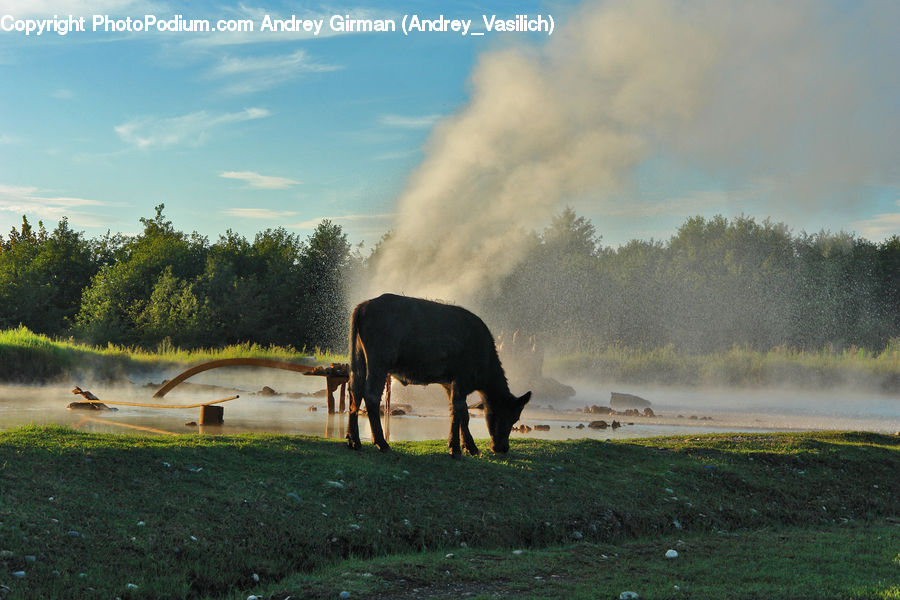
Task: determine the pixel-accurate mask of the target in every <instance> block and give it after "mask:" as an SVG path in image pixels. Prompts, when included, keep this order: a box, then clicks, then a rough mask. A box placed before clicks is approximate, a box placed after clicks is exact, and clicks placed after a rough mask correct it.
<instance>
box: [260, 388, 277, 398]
mask: <svg viewBox="0 0 900 600" xmlns="http://www.w3.org/2000/svg"><path fill="white" fill-rule="evenodd" d="M276 394H277V392H276V391H275V390H273V389H272V388H270V387H269V386H267V385H264V386H263V387H262V389H261V390H259V395H260V396H275V395H276Z"/></svg>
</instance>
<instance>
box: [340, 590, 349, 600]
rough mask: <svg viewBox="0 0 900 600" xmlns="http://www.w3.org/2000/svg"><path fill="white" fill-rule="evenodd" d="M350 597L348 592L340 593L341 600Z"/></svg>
mask: <svg viewBox="0 0 900 600" xmlns="http://www.w3.org/2000/svg"><path fill="white" fill-rule="evenodd" d="M349 597H350V592H346V591H345V592H341V600H347V599H348V598H349Z"/></svg>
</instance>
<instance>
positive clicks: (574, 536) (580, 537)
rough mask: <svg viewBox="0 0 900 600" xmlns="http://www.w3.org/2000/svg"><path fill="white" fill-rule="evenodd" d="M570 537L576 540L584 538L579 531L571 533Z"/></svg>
mask: <svg viewBox="0 0 900 600" xmlns="http://www.w3.org/2000/svg"><path fill="white" fill-rule="evenodd" d="M572 537H573V538H575V539H576V540H580V539H582V538H583V537H584V534H583V533H581V532H580V531H573V532H572Z"/></svg>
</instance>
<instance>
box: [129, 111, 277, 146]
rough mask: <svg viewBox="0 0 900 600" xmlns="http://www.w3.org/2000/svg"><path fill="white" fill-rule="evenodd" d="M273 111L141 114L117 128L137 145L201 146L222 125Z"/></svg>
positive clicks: (260, 116) (262, 116)
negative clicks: (176, 114) (173, 114)
mask: <svg viewBox="0 0 900 600" xmlns="http://www.w3.org/2000/svg"><path fill="white" fill-rule="evenodd" d="M271 114H272V113H270V112H269V111H268V110H266V109H264V108H246V109H244V110H242V111H239V112H234V113H220V114H212V113H209V112H207V111H205V110H201V111H197V112H193V113H189V114H187V115H183V116H180V117H140V118H137V119H133V120H131V121H128V122H126V123H122V124H121V125H117V126H116V127H115V131H116V133H117V134H118V135H119V137H120V138H122V140H123V141H125V142H127V143H129V144H131V145H133V146H136V147H137V148H154V147H160V148H165V147H168V146H177V145H180V144H187V145H190V146H199V145H201V144H203V143H204V142H205V141H206V138H207V137H208V136H209V134H210V132H211V131H212V130H214V129H216V128H218V127H221V126H222V125H227V124H229V123H239V122H242V121H250V120H254V119H262V118H264V117H268V116H269V115H271Z"/></svg>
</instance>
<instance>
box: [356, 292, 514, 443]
mask: <svg viewBox="0 0 900 600" xmlns="http://www.w3.org/2000/svg"><path fill="white" fill-rule="evenodd" d="M388 375H391V376H393V377H394V378H395V379H397V380H398V381H400V382H401V383H402V384H403V385H408V384H416V385H427V384H429V383H439V384H441V385H442V386H444V389H445V390H447V395H448V396H449V397H450V404H451V415H452V420H451V422H450V441H449V444H448V445H449V447H450V452H451V454H452V455H453V457H454V458H459V457H460V455H461V451H460V444H459V438H460V435H462V439H463V444H465V448H466V450H467V451H468V452H469V454H478V447H477V446H476V445H475V441H474V440H473V439H472V434H471V433H469V411H468V407H467V406H466V397H467V396H468V395H469V394H471V393H472V392H476V391H477V392H479V393H480V394H481V397H482V398H483V399H484V417H485V420H486V421H487V426H488V431H489V432H490V435H491V449H492V450H493V451H494V452H507V451H508V450H509V432H510V430H511V429H512V426H513V423H515V422H516V421H518V420H519V415H520V414H521V413H522V408H524V406H525V404H527V403H528V400H529V399H530V398H531V392H528V393H526V394H525V395H524V396H522V397H520V398H517V397H516V396H514V395H513V394H512V393H510V391H509V385H508V384H507V382H506V376H505V375H504V373H503V367H502V366H501V365H500V359H499V358H498V357H497V349H496V348H495V347H494V338H493V336H492V335H491V332H490V331H489V330H488V328H487V325H485V324H484V321H482V320H481V319H480V318H478V317H477V316H475V315H474V314H472V313H471V312H469V311H468V310H466V309H464V308H461V307H459V306H452V305H448V304H441V303H439V302H432V301H429V300H422V299H420V298H407V297H405V296H396V295H394V294H384V295H383V296H379V297H378V298H373V299H371V300H367V301H365V302H362V303H360V304H359V305H358V306H357V307H356V308H355V309H354V311H353V316H352V317H351V319H350V398H351V404H350V417H349V423H348V426H347V440H348V442H347V443H348V445H349V446H350V447H351V448H353V449H359V448H360V447H361V443H360V441H359V424H358V422H357V413H358V411H359V408H360V402H361V401H364V402H365V403H366V411H367V412H368V414H369V423H370V425H371V427H372V438H373V441H374V442H375V445H376V446H378V448H379V449H380V450H381V451H382V452H386V451H387V450H389V449H390V448H389V446H388V444H387V441H385V439H384V432H383V431H382V428H381V419H380V404H381V394H382V391H383V390H384V382H385V379H386V378H387V376H388Z"/></svg>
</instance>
